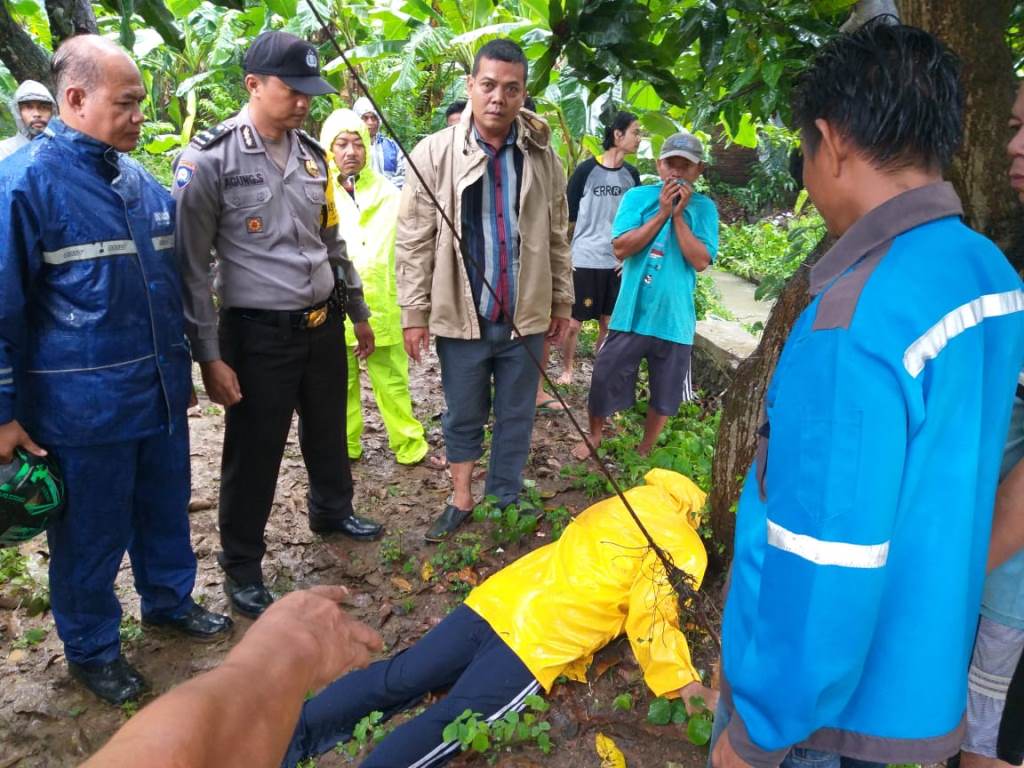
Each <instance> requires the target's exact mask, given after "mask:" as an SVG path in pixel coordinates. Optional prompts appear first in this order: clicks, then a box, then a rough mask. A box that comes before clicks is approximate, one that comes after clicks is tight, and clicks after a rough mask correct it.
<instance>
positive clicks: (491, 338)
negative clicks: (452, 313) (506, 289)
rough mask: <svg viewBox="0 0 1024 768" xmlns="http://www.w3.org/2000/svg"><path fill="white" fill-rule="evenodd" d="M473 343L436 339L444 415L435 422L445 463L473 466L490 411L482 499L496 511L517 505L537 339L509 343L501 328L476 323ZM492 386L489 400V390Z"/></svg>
mask: <svg viewBox="0 0 1024 768" xmlns="http://www.w3.org/2000/svg"><path fill="white" fill-rule="evenodd" d="M480 336H481V338H479V339H452V338H447V337H444V336H438V337H437V357H438V359H439V360H440V361H441V386H442V387H443V389H444V401H445V406H446V411H445V414H444V416H443V417H442V419H441V427H442V429H443V430H444V441H445V450H446V451H447V453H448V461H450V462H452V463H459V462H464V461H476V460H477V459H479V458H480V457H481V456H482V455H483V453H484V425H485V424H486V423H487V418H488V416H489V415H490V412H491V405H492V401H493V405H494V431H493V433H492V435H491V462H490V465H489V466H488V468H487V482H486V485H485V489H484V493H485V494H487V495H488V496H496V497H497V499H498V504H499V506H505V505H508V504H514V503H515V502H517V501H518V500H519V492H520V491H521V490H522V486H523V468H524V467H525V466H526V458H527V456H528V455H529V453H530V438H531V437H532V435H533V416H534V412H535V411H536V407H535V404H536V394H537V381H538V380H539V379H540V371H539V370H538V369H537V366H536V365H534V363H533V361H532V360H531V359H530V355H529V354H528V353H527V349H526V348H529V350H530V351H531V352H533V355H534V357H535V358H536V359H538V360H540V357H541V354H542V353H543V349H544V335H543V334H541V333H536V334H532V335H530V336H524V337H523V338H521V339H515V340H513V339H512V338H511V336H512V328H511V326H509V325H506V324H504V323H492V322H489V321H487V320H483V319H481V320H480ZM492 386H493V396H492V393H491V389H492Z"/></svg>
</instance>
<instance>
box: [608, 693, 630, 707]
mask: <svg viewBox="0 0 1024 768" xmlns="http://www.w3.org/2000/svg"><path fill="white" fill-rule="evenodd" d="M612 709H613V710H615V711H616V712H629V711H630V710H632V709H633V696H632V694H629V693H620V694H619V695H618V696H616V697H615V698H614V699H612Z"/></svg>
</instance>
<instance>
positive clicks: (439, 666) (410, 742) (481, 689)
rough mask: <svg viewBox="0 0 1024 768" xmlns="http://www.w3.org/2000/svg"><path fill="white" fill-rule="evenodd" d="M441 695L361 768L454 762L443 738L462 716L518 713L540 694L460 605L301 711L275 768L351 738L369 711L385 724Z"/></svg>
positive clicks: (454, 747) (455, 747) (455, 748)
mask: <svg viewBox="0 0 1024 768" xmlns="http://www.w3.org/2000/svg"><path fill="white" fill-rule="evenodd" d="M442 688H449V690H448V694H447V695H446V696H445V697H444V698H442V699H440V700H438V701H437V702H435V703H434V704H431V705H430V706H429V707H428V708H427V709H426V711H424V712H423V713H422V714H420V715H418V716H416V717H414V718H412V719H411V720H409V721H408V722H406V723H403V724H402V725H400V726H399V727H398V728H396V729H395V730H394V732H392V733H391V734H389V735H388V736H387V737H385V738H384V740H383V741H381V742H380V744H378V745H377V746H376V747H375V748H374V750H373V752H372V753H371V754H370V756H369V757H367V758H366V760H365V761H363V762H362V763H360V768H396V766H404V765H408V766H413V765H415V766H418V767H419V768H436V766H440V765H443V764H445V763H447V762H448V761H449V760H451V759H452V758H453V757H455V756H456V755H458V753H459V744H458V742H446V741H445V740H444V737H443V735H442V734H443V732H444V729H445V726H447V725H448V724H449V723H450V722H452V721H453V720H455V719H456V718H457V717H458V716H459V715H461V714H462V713H463V712H464V711H465V710H467V709H470V710H472V711H473V712H477V713H479V714H480V715H481V717H482V718H485V719H497V718H499V717H502V716H503V715H504V714H505V713H506V712H511V711H516V712H520V711H522V709H523V708H524V706H525V700H526V698H527V697H528V696H530V695H531V694H537V695H540V694H542V693H543V692H542V690H541V687H540V683H538V682H537V681H536V680H535V679H534V677H533V674H532V673H531V672H530V670H529V669H527V668H526V665H524V664H523V662H522V661H520V660H519V657H518V656H516V655H515V653H513V652H512V649H511V648H509V647H508V646H507V645H505V642H504V641H503V640H502V639H501V638H500V637H498V635H497V634H495V632H494V630H493V629H491V627H490V625H489V624H488V623H487V622H486V621H484V620H483V619H482V618H481V617H480V616H478V615H477V614H476V613H474V612H473V610H472V609H470V608H467V607H466V606H465V605H460V606H458V607H457V608H456V609H455V610H454V611H452V612H451V613H450V614H448V616H447V617H446V618H445V619H444V621H442V622H441V623H440V624H438V625H437V626H436V627H434V628H433V629H432V630H430V631H429V632H427V634H425V635H424V636H423V637H422V638H420V639H419V640H418V641H417V642H416V643H414V644H413V645H412V646H410V647H409V648H407V649H406V650H404V651H402V652H401V653H399V654H397V655H396V656H393V657H391V658H390V659H385V660H384V661H378V662H375V663H374V664H371V665H370V666H369V667H367V668H366V669H360V670H357V671H355V672H350V673H349V674H347V675H345V676H344V677H341V678H339V679H337V680H335V681H334V682H333V683H331V684H330V685H329V686H327V687H326V688H325V689H324V690H323V691H321V692H320V693H319V694H317V695H316V696H314V697H313V698H312V699H310V700H309V701H307V702H306V703H305V704H303V705H302V713H301V714H300V716H299V722H298V724H297V725H296V726H295V733H294V734H293V735H292V740H291V743H290V744H289V745H288V751H287V753H286V754H285V757H284V760H283V762H282V766H285V768H293V767H294V766H295V765H297V764H298V763H299V762H300V761H302V760H303V759H304V758H306V757H309V756H312V755H321V754H323V753H324V752H327V751H328V750H330V749H331V748H332V747H334V745H335V744H337V743H338V742H340V741H345V740H347V739H349V738H351V736H352V731H353V729H354V728H355V726H356V724H357V723H358V722H359V720H360V719H361V718H363V717H365V716H366V715H368V714H370V713H371V712H374V711H378V712H381V713H382V714H383V715H384V718H385V719H387V718H390V717H391V716H392V715H394V714H396V713H397V712H400V711H401V710H403V709H407V708H409V707H411V706H413V705H414V704H416V702H418V701H419V700H420V699H421V698H422V697H423V696H424V694H427V693H429V692H431V691H436V690H439V689H442Z"/></svg>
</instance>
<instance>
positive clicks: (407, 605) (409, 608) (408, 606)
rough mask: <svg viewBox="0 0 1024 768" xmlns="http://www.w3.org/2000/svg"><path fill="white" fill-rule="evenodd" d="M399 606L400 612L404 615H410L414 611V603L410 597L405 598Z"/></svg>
mask: <svg viewBox="0 0 1024 768" xmlns="http://www.w3.org/2000/svg"><path fill="white" fill-rule="evenodd" d="M401 605H402V611H403V612H404V613H405V614H406V615H408V614H410V613H412V612H413V611H414V610H415V609H416V601H415V600H413V599H412V598H411V597H407V598H405V600H403V601H402V603H401Z"/></svg>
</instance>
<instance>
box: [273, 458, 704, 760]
mask: <svg viewBox="0 0 1024 768" xmlns="http://www.w3.org/2000/svg"><path fill="white" fill-rule="evenodd" d="M645 480H646V484H644V485H641V486H638V487H636V488H633V489H631V490H629V491H626V498H627V499H628V500H629V503H630V505H631V506H632V507H633V509H634V510H635V511H636V513H637V514H638V515H639V517H640V520H641V521H642V522H643V524H644V526H645V527H646V528H647V530H648V531H649V532H650V534H651V536H652V538H653V539H654V541H655V542H657V543H658V546H659V547H660V548H661V549H662V550H664V551H665V552H667V553H668V555H669V557H670V558H671V561H672V564H673V565H674V566H675V568H677V569H681V570H682V572H684V573H685V574H686V575H687V576H688V580H689V582H690V588H691V589H692V594H695V593H696V590H697V588H698V587H699V585H700V582H701V579H702V578H703V576H704V569H705V567H706V565H707V554H706V553H705V551H704V545H703V544H702V543H701V540H700V537H699V536H698V535H697V533H696V531H695V530H694V526H695V525H696V520H695V517H696V515H697V514H698V513H699V512H700V510H701V508H702V507H703V506H704V499H705V494H704V492H703V491H701V490H700V489H699V488H698V487H697V486H696V485H694V484H693V482H691V481H690V480H689V479H688V478H686V477H683V476H682V475H680V474H678V473H676V472H671V471H669V470H664V469H653V470H651V471H650V472H648V473H647V476H646V477H645ZM677 605H678V603H677V599H676V593H675V592H674V591H673V589H672V587H670V586H669V580H668V577H667V575H666V568H665V566H664V565H663V563H662V561H661V560H660V559H659V558H658V556H657V554H656V553H655V552H654V551H652V550H651V549H650V548H649V547H648V544H647V541H646V540H645V539H644V537H643V534H642V533H641V531H640V529H639V527H638V526H637V525H636V523H635V522H634V521H633V520H632V519H631V518H630V516H629V513H628V512H627V510H626V508H625V506H624V505H623V504H622V502H621V501H620V500H619V499H618V498H616V497H613V498H610V499H606V500H604V501H601V502H599V503H597V504H595V505H593V506H591V507H590V508H589V509H587V510H585V511H584V512H583V513H581V514H580V515H579V516H578V517H577V518H576V519H575V520H573V521H572V522H571V523H570V524H569V525H568V527H566V529H565V532H564V533H563V534H562V536H561V538H560V539H559V540H558V541H556V542H554V543H551V544H548V545H547V546H544V547H541V548H540V549H537V550H534V551H533V552H531V553H529V554H528V555H526V556H525V557H522V558H520V559H519V560H517V561H515V562H514V563H512V564H511V565H508V566H507V567H505V568H503V569H502V570H500V571H498V572H497V573H496V574H494V575H493V576H491V577H490V578H489V579H487V580H486V581H485V582H484V583H483V584H481V585H480V586H479V587H477V588H476V589H474V590H473V591H472V592H471V593H470V594H469V597H468V598H466V602H465V603H464V604H462V605H460V606H458V607H457V608H456V609H455V610H454V611H452V613H450V614H449V615H448V616H447V617H446V618H445V619H444V620H443V621H442V622H441V623H440V624H438V625H437V626H436V627H434V628H433V629H432V630H430V632H428V633H427V634H426V635H424V636H423V638H421V639H420V640H419V641H418V642H416V643H415V644H414V645H413V646H412V647H410V648H408V649H406V650H404V651H402V652H401V653H399V654H397V655H396V656H393V657H392V658H390V659H387V660H383V661H378V662H376V663H374V664H372V665H370V667H369V668H367V669H365V670H362V671H358V672H353V673H350V674H348V675H346V676H345V677H343V678H341V679H340V680H337V681H335V682H334V683H332V684H331V685H330V686H328V687H327V688H326V689H325V690H324V691H322V692H321V693H320V694H319V695H317V696H315V697H314V698H313V699H311V700H309V701H307V702H306V703H305V704H304V705H303V708H302V715H301V717H300V718H299V724H298V727H297V728H296V729H295V734H294V736H293V737H292V742H291V745H290V746H289V747H288V752H287V755H286V757H285V762H284V765H286V766H295V765H297V764H298V763H299V761H301V760H303V759H304V758H306V757H309V756H311V755H319V754H322V753H324V752H326V751H328V750H330V749H332V748H333V747H334V746H335V745H336V744H338V743H339V742H341V741H344V740H346V739H348V738H349V737H350V736H351V734H352V731H353V728H354V727H355V725H356V724H357V723H358V722H359V721H360V720H361V719H362V718H364V717H366V716H367V715H369V714H370V713H372V712H377V711H379V712H381V713H382V714H383V716H384V718H385V719H386V718H389V717H391V716H392V715H394V714H396V713H397V712H399V711H401V710H403V709H407V708H408V707H411V706H413V705H414V704H416V703H417V702H418V701H419V700H420V699H421V698H422V697H423V696H424V695H425V694H427V693H430V692H431V691H437V690H439V689H442V688H449V691H448V694H447V696H445V697H444V698H443V699H441V700H440V701H438V702H436V703H434V704H432V705H431V706H429V707H428V708H427V709H426V710H425V711H424V712H423V713H422V714H420V715H418V716H417V717H414V718H413V719H411V720H409V721H408V722H406V723H404V724H402V725H401V726H399V727H398V728H396V729H395V730H394V731H393V732H392V733H391V734H390V735H388V736H387V737H385V738H384V739H383V740H382V741H381V742H380V743H379V744H378V745H377V746H376V748H375V749H374V751H373V752H372V753H371V754H370V756H369V757H368V758H367V759H366V761H364V762H363V763H362V766H363V768H371V767H373V766H377V767H381V766H388V767H389V768H394V766H406V765H408V766H412V765H415V766H417V768H428V766H429V767H431V768H433V766H439V765H443V764H444V763H446V762H448V761H449V760H450V759H451V758H453V757H454V756H455V755H456V754H457V753H458V751H459V743H458V742H451V741H446V740H445V739H444V736H443V732H444V729H445V726H447V725H448V724H450V723H451V722H452V721H454V720H456V719H457V718H458V717H459V716H460V715H461V714H462V713H464V712H465V711H466V710H471V711H472V712H474V713H478V714H479V716H480V718H481V719H485V718H486V719H487V720H495V719H498V718H501V717H503V716H504V715H505V714H506V713H508V712H514V711H520V710H522V708H523V707H524V705H525V700H526V699H527V697H529V696H531V695H535V694H538V693H540V692H541V691H542V690H543V691H550V690H551V687H552V686H553V685H554V682H555V679H556V678H557V677H558V676H559V675H563V674H564V675H567V676H568V677H570V678H573V679H576V680H585V679H586V678H585V672H586V669H587V667H588V666H589V664H590V661H591V659H592V658H593V656H594V654H595V653H597V651H599V650H600V649H601V648H603V647H604V646H605V645H607V644H608V643H610V642H611V641H612V640H614V639H615V638H617V637H618V636H619V635H621V634H626V635H627V636H628V637H629V642H630V645H631V646H632V649H633V653H634V655H635V656H636V659H637V661H638V662H639V664H640V667H641V668H642V669H643V672H644V680H645V681H646V683H647V685H648V687H649V688H650V689H651V691H652V692H653V693H654V694H655V695H657V696H673V697H674V696H682V697H683V700H684V703H686V704H687V706H688V707H695V706H697V705H695V704H694V703H693V702H692V701H691V699H692V698H694V697H701V698H702V699H703V701H704V704H705V705H706V706H708V707H713V706H715V704H716V703H717V699H718V694H717V692H715V691H713V690H711V689H709V688H706V687H704V686H703V685H702V684H701V682H700V675H699V674H698V672H697V670H696V669H695V668H694V665H693V663H692V662H691V660H690V651H689V648H688V646H687V643H686V638H685V637H684V636H683V632H682V630H681V629H680V625H681V623H682V622H681V621H680V619H679V611H678V608H677Z"/></svg>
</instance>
